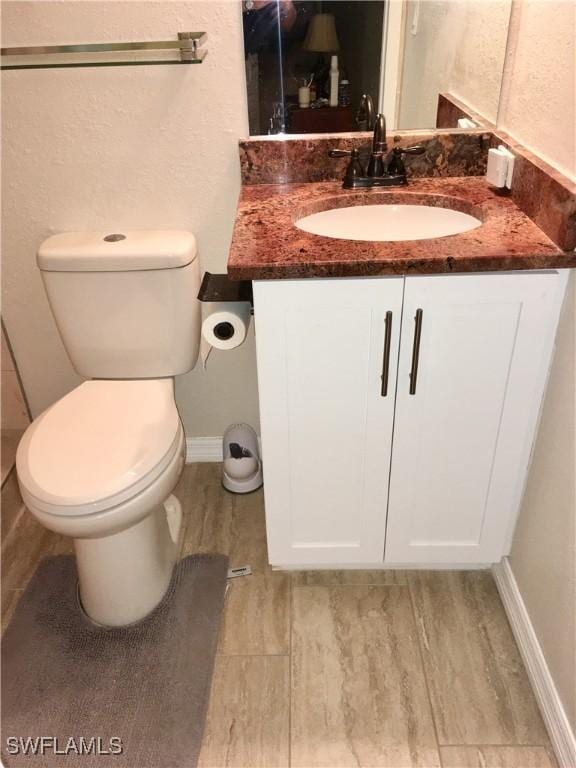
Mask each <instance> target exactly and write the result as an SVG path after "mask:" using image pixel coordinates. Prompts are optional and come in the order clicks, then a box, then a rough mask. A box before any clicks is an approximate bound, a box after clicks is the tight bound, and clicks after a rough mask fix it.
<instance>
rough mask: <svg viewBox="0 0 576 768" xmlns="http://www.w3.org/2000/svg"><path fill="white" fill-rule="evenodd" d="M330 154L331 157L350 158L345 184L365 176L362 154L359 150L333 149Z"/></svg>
mask: <svg viewBox="0 0 576 768" xmlns="http://www.w3.org/2000/svg"><path fill="white" fill-rule="evenodd" d="M328 154H329V155H330V157H349V158H350V162H349V163H348V167H347V168H346V174H345V176H344V184H346V183H347V182H348V183H350V182H351V181H352V180H354V179H357V178H360V177H361V176H364V168H363V167H362V163H361V162H360V152H358V150H357V149H331V150H330V151H329V152H328Z"/></svg>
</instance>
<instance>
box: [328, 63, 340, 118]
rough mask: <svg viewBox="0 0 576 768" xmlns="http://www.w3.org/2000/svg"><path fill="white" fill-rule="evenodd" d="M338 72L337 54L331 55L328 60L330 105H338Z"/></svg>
mask: <svg viewBox="0 0 576 768" xmlns="http://www.w3.org/2000/svg"><path fill="white" fill-rule="evenodd" d="M339 77H340V72H339V71H338V56H332V58H331V60H330V106H331V107H337V106H338V79H339Z"/></svg>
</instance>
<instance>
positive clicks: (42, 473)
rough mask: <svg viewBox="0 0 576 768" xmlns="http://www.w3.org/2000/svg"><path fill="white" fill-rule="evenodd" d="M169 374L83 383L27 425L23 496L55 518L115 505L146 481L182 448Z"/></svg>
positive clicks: (21, 452)
mask: <svg viewBox="0 0 576 768" xmlns="http://www.w3.org/2000/svg"><path fill="white" fill-rule="evenodd" d="M180 433H181V426H180V418H179V416H178V411H177V409H176V404H175V402H174V384H173V380H172V379H144V380H142V379H140V380H123V381H116V380H113V381H109V380H106V381H103V380H97V381H88V382H85V383H84V384H81V385H80V386H79V387H77V388H76V389H75V390H73V391H72V392H71V393H70V394H68V395H66V396H65V397H63V398H62V399H61V400H59V401H58V402H57V403H55V404H54V405H53V406H52V407H51V408H49V409H48V410H46V411H45V412H44V413H43V414H42V415H41V416H39V417H38V418H37V419H36V420H35V421H34V422H33V423H32V424H31V425H30V427H29V428H28V429H27V430H26V433H25V434H24V437H23V438H22V440H21V442H20V445H19V447H18V453H17V457H16V465H17V471H18V478H19V481H20V486H21V489H22V494H23V497H24V501H25V502H26V501H27V502H28V503H29V505H30V506H31V507H34V508H35V509H37V510H42V511H44V512H46V513H49V514H52V515H57V516H82V515H91V514H94V513H97V512H101V511H103V510H107V509H110V508H112V507H115V506H117V505H119V504H121V503H122V502H124V501H126V500H128V499H130V498H132V497H133V496H135V495H137V494H138V493H140V492H141V491H142V490H144V489H145V488H146V487H148V486H149V485H150V484H152V483H153V482H154V481H155V480H156V479H157V478H158V477H159V476H161V474H162V472H163V471H165V469H166V468H167V467H168V465H170V462H171V461H172V460H173V458H174V455H175V453H177V452H178V451H179V450H180V448H181V442H182V440H181V434H180Z"/></svg>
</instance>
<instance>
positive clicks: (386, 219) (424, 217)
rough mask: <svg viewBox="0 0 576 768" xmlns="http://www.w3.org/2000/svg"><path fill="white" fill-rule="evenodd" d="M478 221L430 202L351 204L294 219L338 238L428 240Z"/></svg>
mask: <svg viewBox="0 0 576 768" xmlns="http://www.w3.org/2000/svg"><path fill="white" fill-rule="evenodd" d="M481 224H482V222H481V221H480V219H477V218H476V217H475V216H470V214H468V213H462V212H461V211H453V210H452V209H450V208H438V207H436V206H431V205H354V206H351V207H349V208H331V209H330V210H328V211H321V212H320V213H312V214H310V215H309V216H304V217H303V218H301V219H298V221H297V222H296V226H297V227H298V229H302V230H303V231H304V232H310V233H311V234H313V235H323V236H324V237H334V238H337V239H340V240H371V241H380V242H383V241H397V240H428V239H430V238H433V237H447V236H448V235H458V234H460V233H462V232H468V230H470V229H475V228H476V227H479V226H480V225H481Z"/></svg>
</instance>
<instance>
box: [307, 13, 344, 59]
mask: <svg viewBox="0 0 576 768" xmlns="http://www.w3.org/2000/svg"><path fill="white" fill-rule="evenodd" d="M303 48H304V49H305V50H306V51H318V52H319V53H331V52H332V51H339V50H340V43H339V42H338V35H337V34H336V20H335V18H334V16H333V14H331V13H317V14H315V15H314V16H312V18H311V19H310V24H309V25H308V30H307V32H306V38H305V40H304V45H303Z"/></svg>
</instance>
